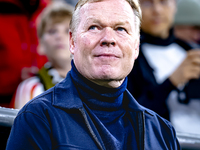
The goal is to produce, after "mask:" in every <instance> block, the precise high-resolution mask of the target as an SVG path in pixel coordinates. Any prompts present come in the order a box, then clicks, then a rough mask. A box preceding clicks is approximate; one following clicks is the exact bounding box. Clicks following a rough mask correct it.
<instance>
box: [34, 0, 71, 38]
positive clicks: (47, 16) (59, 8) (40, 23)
mask: <svg viewBox="0 0 200 150" xmlns="http://www.w3.org/2000/svg"><path fill="white" fill-rule="evenodd" d="M73 9H74V7H73V6H71V5H69V4H67V3H66V2H64V1H61V0H57V1H53V2H51V3H50V4H49V5H48V6H47V7H46V8H44V10H43V11H42V13H41V14H40V16H39V17H38V20H37V35H38V38H39V39H40V38H42V36H43V34H44V32H45V29H46V26H47V24H48V23H59V22H62V21H64V20H65V19H66V18H70V19H71V17H72V12H73Z"/></svg>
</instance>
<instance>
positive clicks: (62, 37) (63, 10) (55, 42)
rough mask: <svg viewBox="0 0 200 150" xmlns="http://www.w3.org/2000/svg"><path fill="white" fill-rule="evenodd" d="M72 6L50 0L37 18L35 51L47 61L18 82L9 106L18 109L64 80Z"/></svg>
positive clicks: (67, 66)
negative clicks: (27, 77) (35, 73)
mask: <svg viewBox="0 0 200 150" xmlns="http://www.w3.org/2000/svg"><path fill="white" fill-rule="evenodd" d="M72 11H73V7H72V6H71V5H68V4H67V3H66V2H64V1H59V0H57V1H52V2H51V3H50V4H49V5H48V6H47V7H46V8H45V9H44V10H43V12H42V13H41V14H40V16H39V18H38V26H37V33H38V38H39V45H38V53H39V54H40V55H46V56H47V58H48V62H47V63H46V64H45V65H44V66H43V67H42V68H41V69H40V70H39V72H38V74H37V76H34V77H31V78H29V79H26V80H25V81H23V82H22V83H20V85H19V86H18V88H17V90H16V93H15V96H14V98H13V100H12V103H11V107H12V108H17V109H20V108H21V107H22V106H23V105H24V104H25V103H26V102H28V101H29V100H31V99H32V98H33V97H35V96H37V95H39V94H41V93H42V92H44V91H45V90H47V89H49V88H51V87H53V86H54V85H55V84H56V83H58V82H60V81H61V80H63V79H64V78H65V76H66V74H67V72H68V71H69V70H70V69H71V58H70V51H69V33H68V32H69V23H70V19H71V15H72Z"/></svg>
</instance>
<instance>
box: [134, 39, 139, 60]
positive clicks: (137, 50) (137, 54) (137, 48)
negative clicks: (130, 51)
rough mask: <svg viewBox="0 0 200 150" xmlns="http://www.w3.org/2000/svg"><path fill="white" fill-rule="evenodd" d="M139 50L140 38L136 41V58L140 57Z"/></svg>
mask: <svg viewBox="0 0 200 150" xmlns="http://www.w3.org/2000/svg"><path fill="white" fill-rule="evenodd" d="M139 51H140V40H139V39H138V40H137V41H136V42H135V59H137V58H138V56H139Z"/></svg>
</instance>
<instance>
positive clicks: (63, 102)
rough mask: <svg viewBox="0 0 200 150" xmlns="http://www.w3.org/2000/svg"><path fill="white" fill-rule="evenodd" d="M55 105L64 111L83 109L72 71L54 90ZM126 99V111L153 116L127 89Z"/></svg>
mask: <svg viewBox="0 0 200 150" xmlns="http://www.w3.org/2000/svg"><path fill="white" fill-rule="evenodd" d="M53 90H54V91H53V102H52V103H53V105H54V106H56V107H60V108H64V109H80V108H83V103H82V101H81V99H80V97H79V95H78V91H77V90H76V88H75V86H74V83H73V81H72V77H71V71H69V73H68V74H67V76H66V78H65V79H64V80H63V81H62V82H60V83H58V84H57V85H56V86H55V87H54V89H53ZM124 99H126V100H127V106H128V107H126V109H127V110H128V111H142V112H144V111H145V112H148V113H149V114H152V113H151V111H150V110H148V109H146V108H145V107H143V106H141V105H140V104H139V103H138V102H137V101H136V100H135V99H134V97H133V96H132V95H131V94H130V92H129V91H128V90H127V89H126V91H125V93H124Z"/></svg>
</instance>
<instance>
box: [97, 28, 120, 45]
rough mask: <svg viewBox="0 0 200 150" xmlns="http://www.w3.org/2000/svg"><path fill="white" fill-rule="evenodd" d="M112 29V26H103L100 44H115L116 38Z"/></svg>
mask: <svg viewBox="0 0 200 150" xmlns="http://www.w3.org/2000/svg"><path fill="white" fill-rule="evenodd" d="M114 34H115V33H114V30H113V29H112V28H109V27H107V28H105V29H104V31H103V36H102V39H101V41H100V42H101V46H115V44H116V40H115V37H114V36H115V35H114Z"/></svg>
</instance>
